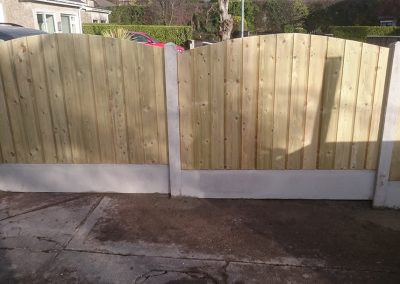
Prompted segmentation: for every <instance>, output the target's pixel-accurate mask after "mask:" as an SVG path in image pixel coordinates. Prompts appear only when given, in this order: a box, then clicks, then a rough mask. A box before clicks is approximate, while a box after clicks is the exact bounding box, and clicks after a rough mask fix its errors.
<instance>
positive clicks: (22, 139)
mask: <svg viewBox="0 0 400 284" xmlns="http://www.w3.org/2000/svg"><path fill="white" fill-rule="evenodd" d="M10 49H11V46H10V43H9V42H7V43H2V44H0V70H1V75H2V78H3V84H4V93H5V100H6V104H7V107H8V113H9V119H10V124H11V129H12V134H13V141H14V147H15V153H16V160H17V162H27V161H29V157H28V153H29V147H28V142H27V141H26V140H27V139H26V136H25V129H24V125H23V118H22V112H21V106H20V101H19V97H18V88H17V83H16V81H15V80H16V78H15V77H14V72H13V68H12V62H11V53H10V52H11V50H10Z"/></svg>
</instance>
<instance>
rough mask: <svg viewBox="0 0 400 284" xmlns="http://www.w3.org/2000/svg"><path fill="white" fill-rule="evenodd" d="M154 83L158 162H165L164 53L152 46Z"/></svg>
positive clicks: (166, 159) (166, 158) (166, 161)
mask: <svg viewBox="0 0 400 284" xmlns="http://www.w3.org/2000/svg"><path fill="white" fill-rule="evenodd" d="M153 51H154V73H155V74H154V85H155V88H156V89H155V94H156V104H157V128H158V129H157V132H158V135H157V137H158V138H157V139H158V140H157V142H158V155H159V156H158V163H159V164H167V163H168V156H167V153H168V152H167V114H166V111H165V109H166V105H165V103H166V101H165V88H164V78H165V76H164V72H165V71H164V53H163V50H162V48H154V49H153Z"/></svg>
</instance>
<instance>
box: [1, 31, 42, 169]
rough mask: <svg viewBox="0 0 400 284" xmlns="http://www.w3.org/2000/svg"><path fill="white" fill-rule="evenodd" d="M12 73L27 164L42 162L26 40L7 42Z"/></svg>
mask: <svg viewBox="0 0 400 284" xmlns="http://www.w3.org/2000/svg"><path fill="white" fill-rule="evenodd" d="M9 48H10V54H11V62H12V65H13V66H12V71H13V72H14V76H15V81H16V83H17V89H18V99H19V105H20V110H21V117H22V124H23V128H24V135H25V136H26V142H27V147H28V149H27V150H28V155H26V157H27V158H28V163H41V162H43V158H44V157H43V153H42V149H43V147H42V143H41V141H40V136H39V129H38V124H37V123H36V120H37V119H36V116H37V115H36V109H35V94H34V90H33V86H32V70H31V66H30V61H29V52H28V46H27V43H26V38H20V39H18V40H13V41H10V42H9Z"/></svg>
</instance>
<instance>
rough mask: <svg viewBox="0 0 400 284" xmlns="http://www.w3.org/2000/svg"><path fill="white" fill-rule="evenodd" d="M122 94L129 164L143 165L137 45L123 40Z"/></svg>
mask: <svg viewBox="0 0 400 284" xmlns="http://www.w3.org/2000/svg"><path fill="white" fill-rule="evenodd" d="M121 52H122V65H123V71H124V72H123V74H124V87H125V89H124V92H125V100H126V109H127V128H128V139H129V142H128V143H129V147H128V148H129V157H130V162H131V163H135V164H143V163H144V148H143V130H142V115H141V112H142V107H141V104H140V94H139V85H140V84H141V83H142V82H140V79H139V62H138V53H137V52H138V48H137V44H134V43H132V42H129V41H127V40H124V41H122V42H121Z"/></svg>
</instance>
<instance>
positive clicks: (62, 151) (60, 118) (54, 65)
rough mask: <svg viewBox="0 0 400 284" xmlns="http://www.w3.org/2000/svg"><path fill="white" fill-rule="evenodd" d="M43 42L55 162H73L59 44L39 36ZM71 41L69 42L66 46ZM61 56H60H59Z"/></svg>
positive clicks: (50, 38)
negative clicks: (54, 142) (55, 150)
mask: <svg viewBox="0 0 400 284" xmlns="http://www.w3.org/2000/svg"><path fill="white" fill-rule="evenodd" d="M41 38H42V43H43V50H45V51H46V52H44V62H45V72H46V80H47V89H48V97H49V101H50V108H51V117H52V120H53V135H54V140H55V141H56V149H57V162H58V163H61V164H63V163H66V164H69V163H74V162H75V161H74V159H73V153H72V148H71V146H72V145H71V137H70V132H69V121H68V119H67V114H66V109H65V98H64V90H63V81H62V80H63V79H64V78H63V77H62V75H61V73H60V61H59V45H58V43H57V42H58V40H57V38H56V37H55V36H46V35H45V36H41ZM71 45H72V43H71V42H70V43H69V45H68V47H70V46H71ZM60 57H61V56H60Z"/></svg>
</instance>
